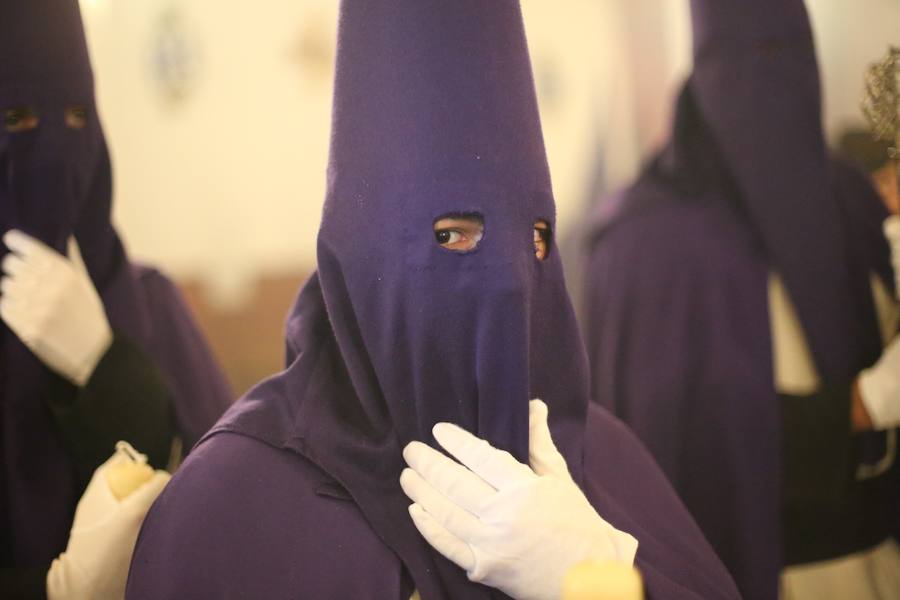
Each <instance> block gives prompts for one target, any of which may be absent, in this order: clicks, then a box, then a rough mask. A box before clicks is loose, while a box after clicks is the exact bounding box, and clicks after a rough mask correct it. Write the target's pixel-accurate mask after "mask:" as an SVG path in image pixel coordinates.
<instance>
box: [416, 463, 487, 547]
mask: <svg viewBox="0 0 900 600" xmlns="http://www.w3.org/2000/svg"><path fill="white" fill-rule="evenodd" d="M400 487H402V488H403V492H404V493H405V494H406V495H407V496H409V498H410V500H412V501H413V502H415V503H416V504H418V505H419V506H421V507H422V508H423V509H424V510H425V511H426V512H427V513H428V514H430V515H431V516H432V517H434V519H435V520H436V521H437V522H438V523H440V524H441V526H442V527H444V528H445V529H447V530H448V531H449V532H451V533H452V534H453V535H455V536H457V537H459V538H462V539H464V540H469V539H472V538H473V537H474V536H475V535H476V534H477V532H478V530H479V529H480V528H481V523H480V522H479V521H478V518H477V517H475V515H473V514H472V513H470V512H469V511H467V510H465V509H463V508H460V507H459V506H458V505H456V504H455V503H454V502H453V501H452V500H450V499H449V498H447V497H446V496H444V495H442V494H441V493H440V492H439V491H437V490H436V489H434V488H433V487H432V486H431V484H430V483H428V482H427V481H425V480H424V479H422V477H421V476H420V475H419V474H418V473H416V472H415V471H413V470H412V469H403V473H401V474H400Z"/></svg>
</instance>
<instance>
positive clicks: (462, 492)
mask: <svg viewBox="0 0 900 600" xmlns="http://www.w3.org/2000/svg"><path fill="white" fill-rule="evenodd" d="M403 458H404V459H405V460H406V464H408V465H409V466H410V467H411V468H412V469H413V470H414V471H415V472H416V473H418V474H419V476H421V477H422V479H424V480H425V481H427V482H428V483H429V484H430V485H431V486H432V487H433V488H435V489H436V490H437V491H438V492H440V493H441V494H442V495H444V496H445V497H447V498H449V499H450V500H451V501H452V502H454V503H455V504H458V505H459V506H461V507H462V508H464V509H465V510H467V511H469V512H470V513H473V514H475V515H477V514H479V512H480V509H481V507H482V506H483V505H484V503H485V502H486V501H487V500H488V499H489V498H490V497H491V496H493V495H494V494H496V493H497V492H496V490H495V489H494V488H492V487H491V486H490V485H488V484H487V483H486V482H485V481H484V480H483V479H482V478H481V477H479V476H478V475H476V474H475V473H473V472H472V471H470V470H469V469H467V468H466V467H464V466H462V465H461V464H459V463H458V462H456V461H455V460H453V459H451V458H448V457H447V456H445V455H443V454H441V453H440V452H438V451H437V450H435V449H434V448H432V447H430V446H428V445H426V444H423V443H421V442H411V443H410V444H407V446H406V448H404V449H403Z"/></svg>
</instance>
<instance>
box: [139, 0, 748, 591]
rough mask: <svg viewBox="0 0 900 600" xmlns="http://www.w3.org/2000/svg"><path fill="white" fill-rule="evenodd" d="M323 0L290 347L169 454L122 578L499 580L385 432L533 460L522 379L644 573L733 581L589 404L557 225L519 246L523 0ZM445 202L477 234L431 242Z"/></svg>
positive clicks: (300, 583) (242, 584) (202, 584)
mask: <svg viewBox="0 0 900 600" xmlns="http://www.w3.org/2000/svg"><path fill="white" fill-rule="evenodd" d="M340 14H341V16H340V24H339V34H338V54H337V69H336V76H335V92H334V94H335V95H334V113H333V121H332V143H331V154H330V164H329V171H328V193H327V197H326V201H325V207H324V211H323V217H322V226H321V229H320V232H319V237H318V271H317V273H316V275H315V276H314V277H313V279H312V280H311V281H310V282H309V283H308V284H307V286H306V287H305V288H304V290H303V292H302V293H301V294H300V296H299V298H298V300H297V303H296V305H295V306H294V308H293V310H292V312H291V316H290V319H289V321H288V325H287V335H286V337H287V369H286V370H285V371H284V372H282V373H280V374H278V375H275V376H274V377H272V378H270V379H268V380H266V381H264V382H262V383H261V384H259V385H258V386H256V387H255V388H254V389H252V390H250V391H249V392H248V393H247V395H246V396H245V397H244V398H243V399H242V400H241V401H239V402H238V404H237V405H235V407H234V408H233V409H232V410H230V411H229V412H228V413H227V414H226V416H225V417H223V419H222V420H221V421H220V422H219V424H218V425H217V426H216V428H215V429H214V434H213V435H212V436H211V437H209V438H207V441H205V442H203V443H202V444H201V445H200V446H199V447H198V452H199V454H197V455H196V457H195V458H191V459H190V460H189V461H188V462H187V463H186V464H185V465H184V467H183V470H182V471H181V472H179V473H178V474H177V475H176V478H175V481H173V484H172V486H171V487H170V488H169V490H168V491H167V492H166V493H165V494H164V495H163V496H162V498H161V499H160V501H159V503H158V504H157V505H156V507H155V508H154V509H153V511H152V513H151V515H150V516H149V517H148V519H147V521H146V522H145V525H144V528H143V531H142V534H141V537H140V541H139V542H138V546H137V548H136V554H135V558H134V561H133V566H132V571H131V575H130V579H129V586H128V591H127V596H128V597H130V598H165V597H173V598H174V597H182V596H184V595H188V596H190V595H191V593H192V592H196V594H197V595H200V596H209V595H217V594H219V593H220V594H222V595H224V596H226V597H228V596H231V597H241V595H242V594H246V595H249V596H262V597H335V598H338V597H371V598H400V597H403V596H405V595H408V594H409V593H410V592H411V590H412V589H413V587H415V588H416V589H418V591H419V592H420V593H421V595H422V597H423V598H424V599H425V600H441V599H448V598H454V599H455V598H469V599H473V600H475V599H486V598H500V597H503V595H502V594H501V593H499V592H498V591H496V590H492V589H490V588H487V587H485V586H483V585H480V584H476V583H472V582H470V581H469V580H468V578H467V577H466V574H465V572H464V571H463V570H462V569H460V568H459V567H457V566H456V565H454V564H452V563H451V562H450V561H448V560H447V559H445V558H444V557H443V556H441V555H440V554H439V553H437V552H436V551H435V550H434V549H432V548H431V547H430V546H429V545H428V544H427V543H426V542H425V540H424V539H423V538H422V537H421V535H420V534H419V532H418V531H417V530H416V529H415V527H414V525H413V523H412V520H411V519H410V517H409V513H408V512H407V507H408V505H409V503H410V501H409V499H408V498H407V497H406V496H405V494H404V493H403V491H402V490H401V488H400V484H399V477H400V472H401V471H402V469H403V467H404V461H403V458H402V455H401V449H402V448H403V447H404V446H405V445H406V444H407V443H409V442H410V441H412V440H421V441H424V442H426V443H431V444H434V443H435V442H434V440H433V438H432V435H431V429H432V427H433V426H434V424H435V423H438V422H442V421H450V422H453V423H457V424H459V425H460V426H462V427H464V428H465V429H467V430H469V431H472V432H473V433H475V434H476V435H478V436H479V437H481V438H484V439H486V440H488V441H489V442H490V443H492V444H493V445H494V446H495V447H498V448H501V449H504V450H507V451H509V452H510V453H512V454H513V455H514V456H516V457H517V458H519V459H520V460H522V461H527V457H528V402H529V399H531V398H535V397H540V398H542V399H543V400H544V401H545V402H546V403H547V405H548V406H549V408H550V414H549V419H550V429H551V431H552V434H553V437H554V440H555V441H556V443H557V444H558V446H559V448H560V451H561V452H562V453H563V454H564V456H565V457H566V459H567V462H568V464H569V467H570V470H571V471H572V474H573V477H574V478H575V480H576V481H578V482H581V483H582V484H583V486H584V487H585V489H587V490H588V491H589V492H590V493H591V494H592V496H593V498H594V500H595V501H596V502H597V503H598V506H599V507H600V508H601V509H602V510H608V512H609V513H610V515H606V514H604V516H606V517H608V518H611V519H612V520H613V522H617V520H618V522H619V523H621V524H622V525H623V527H625V528H626V530H627V529H629V528H632V529H635V530H639V531H637V533H636V535H637V536H638V538H639V539H641V536H642V535H643V536H646V539H647V541H646V548H645V549H644V550H642V552H644V553H646V560H645V559H644V555H643V554H642V555H641V561H642V564H644V565H645V571H646V573H647V574H648V578H649V579H648V581H649V583H650V585H651V589H653V590H655V591H656V593H658V594H659V595H660V596H661V597H666V598H677V597H691V596H692V594H693V595H696V596H712V597H717V596H720V597H734V594H735V592H734V588H733V584H732V582H731V581H730V579H729V577H728V576H727V574H726V573H725V572H724V569H723V568H722V566H721V564H720V563H719V562H718V560H717V559H716V557H715V555H714V554H713V553H712V552H710V551H709V549H708V547H707V545H706V543H705V542H704V541H703V540H702V538H701V536H698V535H697V534H696V531H695V530H694V529H693V525H692V523H691V520H690V519H689V518H687V517H686V515H685V514H684V512H683V511H682V508H681V506H680V505H679V504H678V502H677V501H675V498H674V496H673V495H672V494H671V493H670V492H669V491H668V488H667V487H666V486H665V484H664V482H663V481H662V480H661V479H660V478H659V477H658V474H657V473H656V471H655V470H654V467H653V466H652V463H651V462H649V461H647V460H646V456H645V455H643V454H642V451H641V450H640V446H638V445H636V444H634V443H633V441H632V440H631V438H629V437H628V436H627V434H626V433H624V432H623V431H622V430H620V429H618V428H617V427H618V426H616V425H613V424H612V422H611V421H610V420H609V418H608V416H606V415H605V414H603V413H591V414H592V415H593V416H591V417H590V419H589V418H588V416H587V415H588V406H589V402H588V371H587V360H586V356H585V354H584V350H583V345H582V341H581V338H580V337H579V334H578V329H577V326H576V323H575V319H574V314H573V311H572V307H571V303H570V302H569V298H568V296H567V295H566V292H565V283H564V281H563V277H562V268H561V264H560V260H559V253H558V251H557V250H556V249H555V248H554V247H553V244H552V240H551V243H550V251H549V255H548V256H547V258H546V260H539V259H538V258H537V257H536V256H535V249H534V242H533V230H534V225H535V222H536V221H537V220H543V221H545V222H546V223H547V224H548V225H549V226H550V229H551V231H552V229H553V227H554V226H555V220H554V219H555V206H554V202H553V193H552V188H551V185H550V177H549V170H548V168H547V160H546V155H545V152H544V144H543V138H542V135H541V128H540V121H539V118H538V110H537V99H536V95H535V92H534V82H533V79H532V73H531V66H530V63H529V59H528V50H527V44H526V42H525V32H524V28H523V25H522V15H521V12H520V8H519V3H518V2H517V1H491V2H485V1H483V0H454V1H453V2H447V1H445V0H344V1H343V2H342V4H341V13H340ZM450 216H456V217H460V216H468V217H470V218H477V219H480V220H481V222H482V223H483V225H484V236H483V238H482V239H481V240H480V241H479V242H478V244H477V247H475V248H474V249H471V250H469V251H467V252H454V251H452V250H449V249H447V248H445V247H442V246H441V245H440V244H439V243H438V241H437V239H436V234H435V231H434V226H435V223H437V222H438V221H440V220H442V219H443V218H446V217H450ZM594 427H597V429H598V433H597V434H596V435H594V434H593V428H594ZM587 428H591V430H592V431H591V433H590V434H589V435H586V430H587ZM248 438H250V439H248ZM595 443H601V444H608V445H609V447H608V448H607V447H605V446H604V447H603V448H598V449H596V450H595V449H594V448H595V446H594V445H593V444H595ZM620 446H621V448H620ZM619 449H621V450H622V454H624V455H625V456H624V457H623V458H622V459H621V460H616V459H611V460H609V461H607V459H608V458H609V457H610V456H611V455H613V456H614V455H615V454H616V451H617V450H619ZM238 459H239V462H236V461H238ZM595 461H596V462H595ZM620 469H621V470H622V471H623V472H621V473H620V472H619V470H620ZM631 476H634V477H636V478H639V481H636V482H633V485H632V484H630V483H629V482H628V480H627V478H628V477H631ZM212 482H217V483H216V484H215V486H214V487H210V486H213V483H212ZM620 487H621V488H623V489H627V490H629V491H628V492H627V493H626V492H621V493H620V491H619V488H620ZM632 494H633V495H632ZM189 524H190V525H191V527H192V528H191V529H190V531H189V532H188V530H186V529H185V527H187V526H188V525H189ZM201 524H202V525H201ZM194 525H200V526H199V527H197V528H194ZM644 528H646V532H647V533H644ZM641 543H642V544H644V541H643V540H642V541H641ZM642 548H644V546H642ZM245 551H246V554H245ZM248 555H249V556H252V558H250V557H248ZM198 573H205V574H204V575H202V576H198ZM403 600H406V599H405V598H404V599H403Z"/></svg>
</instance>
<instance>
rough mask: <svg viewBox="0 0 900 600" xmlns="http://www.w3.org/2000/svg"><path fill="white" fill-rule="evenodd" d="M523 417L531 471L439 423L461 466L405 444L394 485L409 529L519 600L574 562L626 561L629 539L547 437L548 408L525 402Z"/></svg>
mask: <svg viewBox="0 0 900 600" xmlns="http://www.w3.org/2000/svg"><path fill="white" fill-rule="evenodd" d="M529 413H530V419H529V421H530V423H529V428H530V431H529V460H530V462H531V467H529V466H528V465H524V464H522V463H520V462H518V461H517V460H516V459H515V458H513V457H512V455H511V454H509V453H508V452H504V451H501V450H497V449H496V448H494V447H492V446H491V445H490V444H488V443H487V442H486V441H484V440H481V439H478V438H476V437H475V436H473V435H472V434H470V433H468V432H467V431H465V430H463V429H461V428H459V427H457V426H456V425H451V424H450V423H439V424H437V425H435V427H434V430H433V431H434V437H435V439H436V440H437V441H438V443H439V444H440V445H441V446H442V447H443V448H444V449H445V450H446V451H447V452H449V453H450V454H451V455H453V456H454V457H455V458H456V459H457V460H459V461H460V463H462V464H459V463H457V462H455V461H453V460H451V459H449V458H447V457H446V456H444V455H443V454H441V453H440V452H438V451H437V450H435V449H433V448H431V447H429V446H427V445H425V444H422V443H421V442H412V443H411V444H409V445H408V446H406V448H405V449H404V451H403V457H404V458H405V459H406V462H407V463H408V464H409V466H410V468H408V469H404V471H403V473H402V475H401V476H400V485H401V486H402V487H403V491H404V492H406V495H407V496H409V497H410V499H412V500H413V502H414V504H412V505H411V506H410V507H409V512H410V515H411V516H412V519H413V522H414V523H415V525H416V528H417V529H418V530H419V532H420V533H421V534H422V536H423V537H424V538H425V539H426V540H427V541H428V543H429V544H431V545H432V546H433V547H434V548H435V549H436V550H437V551H438V552H440V553H441V554H443V555H444V556H446V557H447V558H448V559H450V560H451V561H453V562H454V563H456V564H457V565H459V566H460V567H462V568H463V569H464V570H465V571H466V573H467V574H468V576H469V579H471V580H472V581H477V582H480V583H483V584H485V585H489V586H491V587H494V588H497V589H499V590H501V591H503V592H504V593H506V594H508V595H510V596H512V597H513V598H517V599H518V600H550V599H556V598H559V597H560V594H561V592H562V586H563V580H564V578H565V575H566V572H567V571H568V570H569V568H570V567H572V566H573V565H575V564H577V563H579V562H582V561H584V560H591V559H596V560H618V561H622V562H623V563H626V564H627V565H631V564H632V563H633V561H634V556H635V553H636V552H637V540H635V539H634V538H633V537H632V536H630V535H628V534H627V533H624V532H621V531H618V530H617V529H615V528H614V527H613V526H612V525H610V524H609V523H607V522H606V521H604V520H603V518H601V517H600V516H599V515H598V514H597V512H596V511H595V510H594V508H593V507H592V506H591V504H590V502H588V500H587V498H586V497H585V496H584V494H583V493H582V491H581V490H580V489H579V488H578V486H577V485H576V484H575V482H574V481H573V480H572V477H571V475H570V474H569V470H568V467H567V466H566V461H565V459H564V458H563V456H562V455H561V454H560V453H559V452H558V451H557V449H556V446H554V444H553V440H552V439H551V437H550V429H549V427H548V426H547V405H546V404H544V403H543V402H541V401H540V400H532V401H531V404H530V406H529Z"/></svg>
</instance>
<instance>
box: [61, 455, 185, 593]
mask: <svg viewBox="0 0 900 600" xmlns="http://www.w3.org/2000/svg"><path fill="white" fill-rule="evenodd" d="M121 444H122V442H120V445H121ZM129 448H130V446H129ZM131 452H133V450H132V451H131ZM134 454H136V453H134ZM138 456H141V457H142V460H143V461H146V457H143V455H138ZM130 460H132V459H130V458H128V456H127V453H123V452H122V450H119V451H117V452H116V454H114V455H113V457H112V458H110V459H109V460H108V461H106V462H105V463H103V465H101V466H100V467H99V468H98V469H97V470H96V471H95V472H94V476H93V477H92V478H91V482H90V484H88V487H87V490H85V492H84V495H83V496H82V497H81V500H80V501H79V502H78V508H76V509H75V522H74V524H73V525H72V532H71V534H70V535H69V544H68V546H67V547H66V551H65V552H64V553H62V554H61V555H60V556H59V558H57V559H56V560H54V561H53V564H52V565H51V566H50V571H49V572H48V573H47V598H48V600H98V599H101V598H102V599H103V600H118V599H121V598H124V596H125V582H126V581H127V578H128V567H129V566H130V564H131V555H132V553H133V552H134V544H135V541H136V540H137V535H138V532H139V531H140V528H141V523H143V521H144V515H146V514H147V511H148V510H149V509H150V505H151V504H153V501H154V500H156V497H157V496H158V495H159V494H160V492H162V490H163V488H164V487H165V486H166V483H168V481H169V477H170V476H169V474H168V473H166V472H165V471H156V472H153V471H152V470H150V472H149V473H148V474H147V476H145V477H143V479H144V481H143V483H141V484H140V485H138V486H137V488H136V489H134V490H133V491H131V493H130V494H128V495H127V496H125V497H124V498H122V499H119V498H117V497H116V494H114V493H113V487H112V486H111V485H110V483H113V484H114V485H117V483H116V482H121V481H122V480H123V479H131V480H134V476H133V474H132V473H129V472H128V471H129V470H132V471H133V470H135V469H137V470H140V469H141V467H140V465H139V464H128V461H130ZM143 469H149V467H148V466H147V465H146V464H144V466H143ZM123 471H124V473H123ZM113 473H115V475H116V477H115V478H113V477H112V475H113ZM139 477H140V475H139ZM117 487H119V490H118V491H119V492H120V493H119V495H122V488H121V486H120V485H118V486H117ZM126 491H130V490H126Z"/></svg>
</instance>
